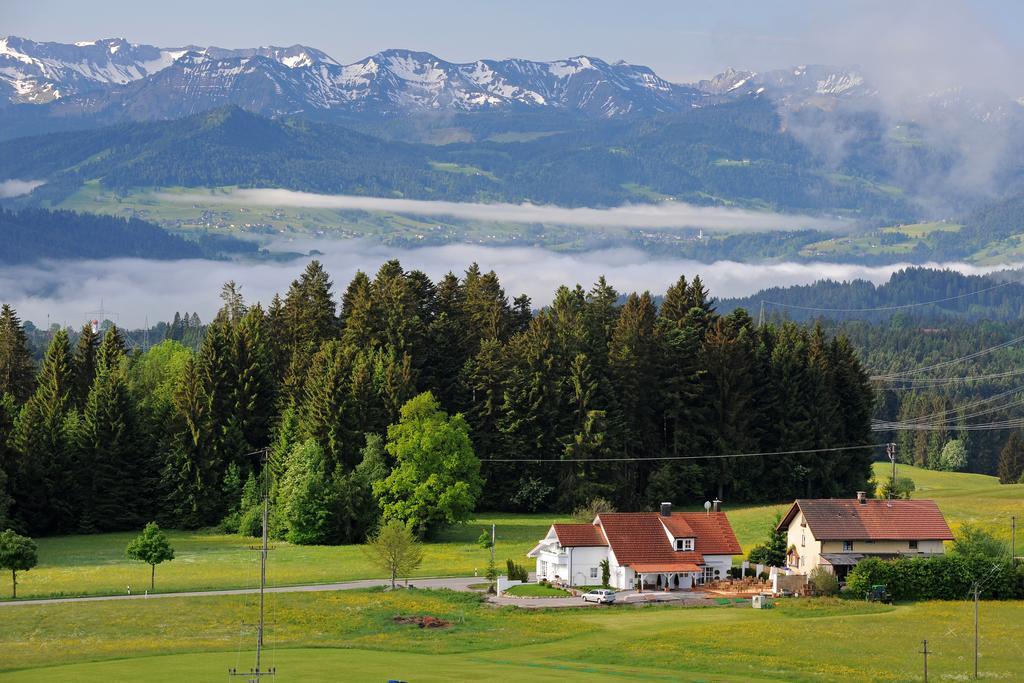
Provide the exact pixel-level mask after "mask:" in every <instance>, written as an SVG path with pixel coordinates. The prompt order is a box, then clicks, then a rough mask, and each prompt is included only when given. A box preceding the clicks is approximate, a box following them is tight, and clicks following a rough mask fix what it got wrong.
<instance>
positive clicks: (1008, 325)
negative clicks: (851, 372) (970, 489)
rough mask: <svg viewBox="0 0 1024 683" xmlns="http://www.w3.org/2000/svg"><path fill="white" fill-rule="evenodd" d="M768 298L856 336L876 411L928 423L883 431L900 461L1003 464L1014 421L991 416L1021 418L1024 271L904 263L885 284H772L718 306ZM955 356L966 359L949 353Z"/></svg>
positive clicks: (778, 317) (793, 313)
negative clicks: (951, 450) (952, 450)
mask: <svg viewBox="0 0 1024 683" xmlns="http://www.w3.org/2000/svg"><path fill="white" fill-rule="evenodd" d="M762 301H763V302H765V305H764V315H765V319H766V320H768V321H771V322H774V323H775V324H781V323H782V322H783V321H785V320H796V321H799V322H801V323H804V324H809V323H817V324H820V325H822V326H823V327H824V328H825V329H826V330H827V331H828V332H829V333H830V334H834V335H841V336H844V337H846V338H848V339H849V340H850V342H851V343H852V345H853V346H854V348H856V349H857V350H858V353H859V357H860V360H861V362H862V363H863V364H864V367H865V368H867V369H868V371H869V372H870V373H871V374H872V375H873V376H876V377H879V378H880V379H878V381H877V382H876V388H877V390H878V397H877V400H876V405H875V419H876V420H878V421H879V422H890V423H891V422H907V421H918V422H920V421H924V422H925V423H927V424H928V425H929V426H930V428H929V429H905V430H899V431H895V430H890V431H882V432H880V433H879V434H878V435H877V438H878V439H879V440H891V441H894V442H896V443H897V444H898V446H899V448H898V450H897V452H898V454H899V457H900V459H901V460H902V461H903V462H906V463H909V464H914V465H919V466H921V467H929V468H933V469H958V470H966V471H970V472H980V473H984V474H997V473H998V472H999V463H1000V458H1001V455H1002V449H1003V446H1004V445H1005V444H1006V442H1007V440H1008V438H1009V435H1010V433H1011V431H1012V430H1010V429H1008V428H995V427H994V426H993V424H994V423H1000V424H1001V423H1005V422H1007V421H1013V420H1016V419H1018V417H1019V415H1020V407H1019V398H1020V395H1021V394H1020V392H1022V391H1024V386H1022V377H1024V370H1022V368H1024V346H1022V344H1021V342H1020V340H1021V339H1024V284H1022V281H1021V276H1020V273H1019V272H1017V271H1003V272H999V273H994V274H991V275H986V276H977V275H962V274H960V273H957V272H955V271H948V270H934V269H929V268H908V269H906V270H901V271H899V272H896V273H894V274H893V275H892V276H891V278H890V279H889V281H888V282H886V283H885V284H882V285H879V286H876V285H874V284H872V283H870V282H866V281H863V280H855V281H852V282H835V281H820V282H816V283H814V284H812V285H801V286H794V287H785V288H783V287H775V288H772V289H767V290H762V291H760V292H758V293H757V294H754V295H752V296H750V297H745V298H742V299H728V300H722V301H719V302H718V309H719V310H720V311H723V312H726V311H731V310H735V309H738V308H741V307H749V308H750V309H751V310H759V309H760V306H761V302H762ZM1008 342H1015V343H1008ZM1004 345H1005V346H1004ZM994 347H999V348H994ZM987 349H992V350H991V351H986V350H987ZM979 352H982V353H979ZM956 359H963V360H959V361H957V362H951V361H955V360H956ZM936 364H941V365H940V367H938V368H935V369H934V370H931V371H928V372H924V373H915V374H911V375H901V373H905V372H907V371H909V370H914V369H915V368H924V367H930V366H933V365H936ZM884 377H889V379H881V378H884ZM977 402H982V403H980V404H979V403H977ZM979 411H980V412H979ZM950 442H957V444H958V445H957V446H956V448H959V446H963V454H964V455H963V458H962V459H961V461H960V462H958V463H952V462H950V461H949V460H948V459H946V460H944V459H943V457H942V454H943V451H944V450H945V449H946V448H947V446H949V444H950Z"/></svg>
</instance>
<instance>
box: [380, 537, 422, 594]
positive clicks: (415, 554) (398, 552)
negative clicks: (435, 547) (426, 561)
mask: <svg viewBox="0 0 1024 683" xmlns="http://www.w3.org/2000/svg"><path fill="white" fill-rule="evenodd" d="M366 555H367V557H368V558H369V560H370V561H371V562H373V563H374V564H375V565H377V566H378V567H380V568H381V569H382V570H384V571H385V572H387V574H388V576H390V577H391V587H392V588H394V587H395V582H396V581H397V580H398V577H399V576H406V577H408V576H409V574H410V573H412V571H413V570H414V569H416V568H417V567H419V566H420V564H421V563H422V562H423V546H422V545H420V543H419V541H418V540H416V535H415V534H413V532H412V529H411V528H409V525H407V524H403V523H402V522H399V521H397V520H392V521H390V522H388V523H387V524H385V525H384V526H383V527H381V530H380V531H378V532H377V535H376V536H374V537H373V538H371V539H370V540H369V542H368V543H367V544H366Z"/></svg>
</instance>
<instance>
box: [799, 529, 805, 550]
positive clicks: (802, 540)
mask: <svg viewBox="0 0 1024 683" xmlns="http://www.w3.org/2000/svg"><path fill="white" fill-rule="evenodd" d="M805 545H807V534H805V533H804V532H802V531H801V532H800V547H801V548H803V547H804V546H805Z"/></svg>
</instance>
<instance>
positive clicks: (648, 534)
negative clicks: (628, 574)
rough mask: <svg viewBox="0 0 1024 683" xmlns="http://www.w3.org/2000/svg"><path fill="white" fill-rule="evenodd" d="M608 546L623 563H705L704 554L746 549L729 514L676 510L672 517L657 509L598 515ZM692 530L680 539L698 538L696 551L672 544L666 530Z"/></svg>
mask: <svg viewBox="0 0 1024 683" xmlns="http://www.w3.org/2000/svg"><path fill="white" fill-rule="evenodd" d="M597 524H599V525H601V527H602V528H603V529H604V535H605V537H606V538H607V539H608V545H609V546H610V547H611V549H612V552H613V553H614V554H615V558H616V560H617V561H618V563H619V564H622V565H631V566H632V565H637V564H642V565H645V566H646V565H667V564H671V563H679V562H689V563H693V564H697V565H700V564H703V563H704V555H738V554H740V553H741V552H742V551H741V549H740V544H739V542H738V541H737V540H736V535H735V534H734V533H733V531H732V527H731V526H730V524H729V520H728V518H727V517H726V516H725V513H722V512H713V513H710V514H707V513H703V512H675V513H673V514H672V517H671V518H668V517H663V516H662V515H660V514H659V513H657V512H606V513H602V514H600V515H598V518H597ZM670 527H671V529H677V530H683V529H688V530H689V531H690V534H688V535H686V536H678V537H679V538H690V537H692V538H695V539H696V548H695V549H694V550H693V551H679V550H676V549H675V548H673V547H672V542H671V541H670V540H669V536H668V535H667V534H666V533H665V531H666V529H669V530H670V531H671V529H670Z"/></svg>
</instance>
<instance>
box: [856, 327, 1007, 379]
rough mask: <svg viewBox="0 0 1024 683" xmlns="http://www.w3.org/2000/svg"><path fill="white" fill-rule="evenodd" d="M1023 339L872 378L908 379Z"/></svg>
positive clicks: (1002, 347) (982, 354) (972, 358)
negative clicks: (909, 376)
mask: <svg viewBox="0 0 1024 683" xmlns="http://www.w3.org/2000/svg"><path fill="white" fill-rule="evenodd" d="M1022 341H1024V336H1020V337H1015V338H1014V339H1010V340H1009V341H1005V342H1002V343H1001V344H996V345H995V346H990V347H988V348H987V349H982V350H980V351H975V352H974V353H970V354H968V355H966V356H961V357H959V358H953V359H952V360H946V361H942V362H941V363H934V364H932V365H924V366H922V367H919V368H914V369H913V370H902V371H899V372H890V373H887V374H884V375H874V376H872V377H871V379H872V380H875V381H895V380H900V379H908V377H907V376H908V375H917V374H920V373H922V372H927V371H929V370H937V369H939V368H945V367H949V366H950V365H956V364H957V363H962V362H964V361H968V360H974V359H975V358H978V357H980V356H984V355H986V354H988V353H991V352H993V351H998V350H999V349H1005V348H1006V347H1008V346H1013V345H1014V344H1019V343H1020V342H1022Z"/></svg>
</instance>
